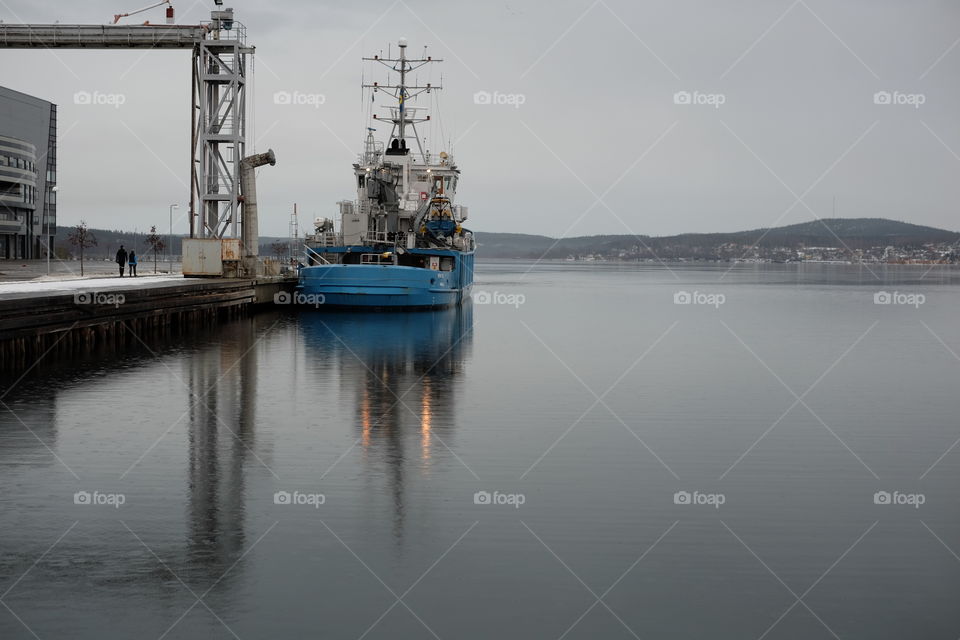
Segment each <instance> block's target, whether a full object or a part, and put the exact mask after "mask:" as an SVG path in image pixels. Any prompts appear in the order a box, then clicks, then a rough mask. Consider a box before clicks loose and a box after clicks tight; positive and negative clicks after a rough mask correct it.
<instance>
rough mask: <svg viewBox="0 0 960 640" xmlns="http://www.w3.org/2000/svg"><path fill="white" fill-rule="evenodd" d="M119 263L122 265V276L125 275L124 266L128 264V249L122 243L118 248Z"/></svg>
mask: <svg viewBox="0 0 960 640" xmlns="http://www.w3.org/2000/svg"><path fill="white" fill-rule="evenodd" d="M117 264H118V265H120V277H121V278H122V277H123V267H124V266H126V264H127V250H126V249H124V248H123V245H120V248H119V249H118V250H117Z"/></svg>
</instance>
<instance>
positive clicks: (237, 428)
mask: <svg viewBox="0 0 960 640" xmlns="http://www.w3.org/2000/svg"><path fill="white" fill-rule="evenodd" d="M529 269H530V265H528V264H519V263H495V264H482V265H480V266H479V268H478V271H479V272H478V275H477V280H478V281H477V285H476V290H475V294H477V295H480V294H481V293H488V294H490V298H491V303H489V304H473V305H472V306H468V307H466V308H464V309H462V310H459V311H457V310H454V311H448V312H436V313H410V314H402V315H394V314H373V315H360V314H348V313H338V314H337V313H322V312H319V313H317V312H305V313H300V314H295V313H285V314H280V313H264V314H261V315H259V316H257V317H255V318H252V319H249V320H243V321H238V322H235V323H232V324H229V325H224V326H223V327H221V328H220V330H218V331H214V332H203V333H198V334H197V335H195V336H193V337H191V338H190V339H185V340H180V341H167V342H164V343H158V342H154V341H148V343H147V345H144V346H143V347H142V348H140V349H139V350H137V351H136V352H134V353H127V354H125V355H123V356H107V357H89V358H85V359H82V360H77V361H76V362H72V363H65V364H62V365H52V364H51V363H42V364H41V365H40V366H38V367H37V368H36V369H35V370H34V371H33V372H32V373H31V374H30V375H28V376H27V377H26V378H24V379H23V380H21V381H20V382H19V383H17V384H15V385H13V384H12V383H13V382H14V380H12V379H11V380H8V381H7V382H5V383H4V389H5V391H4V393H5V394H6V395H5V396H4V397H3V403H4V404H5V405H6V407H9V410H8V409H7V408H6V407H4V406H2V405H0V409H2V412H0V604H2V605H3V606H2V607H0V638H3V639H4V640H6V639H14V638H34V637H39V638H42V639H44V640H46V639H48V638H81V639H85V638H91V639H93V638H97V639H100V638H138V639H139V638H148V639H158V638H241V639H243V640H246V639H248V638H249V639H252V638H305V637H323V638H348V639H357V638H361V637H365V638H431V637H437V638H442V639H443V640H448V639H454V638H456V639H460V638H495V637H503V638H547V639H556V638H561V637H565V638H632V637H640V638H644V639H646V638H748V639H750V638H760V637H766V638H804V639H811V638H832V637H835V636H836V637H840V638H870V639H873V640H875V639H878V638H944V639H950V640H954V639H955V638H957V637H958V636H960V608H958V607H957V604H956V603H957V594H958V593H960V557H958V554H960V490H958V488H957V487H958V486H960V446H957V447H956V448H952V447H954V445H956V444H957V439H958V438H960V400H958V399H960V385H958V380H960V358H958V356H957V354H958V353H960V324H958V322H957V319H958V317H960V295H958V294H960V272H958V271H956V270H945V269H936V270H933V271H930V272H929V273H925V272H926V268H925V267H903V268H897V269H889V270H882V271H877V272H876V274H875V275H874V274H872V273H870V272H869V271H868V270H866V269H858V268H855V267H845V266H816V265H805V266H782V267H777V266H765V267H752V266H744V267H740V268H737V269H736V270H734V271H732V272H731V273H729V274H726V275H724V271H725V269H724V268H719V267H717V268H701V267H689V266H688V267H684V268H675V269H673V270H672V271H670V270H668V269H665V268H663V267H643V266H639V267H638V266H632V267H626V266H624V267H614V266H603V265H589V266H588V265H558V264H550V265H543V264H542V265H538V266H536V267H535V268H533V269H532V270H529ZM528 270H529V272H528ZM921 276H922V277H921ZM881 291H887V292H889V293H891V294H893V293H894V292H896V293H897V294H898V295H897V296H896V297H895V298H894V299H893V302H894V304H875V303H874V296H875V294H877V293H878V292H881ZM681 292H687V293H689V294H690V299H691V300H693V303H692V304H675V303H674V298H675V296H678V297H679V299H680V300H681V301H682V300H683V299H684V297H685V296H684V295H683V293H681ZM678 294H679V295H678ZM694 294H696V295H694ZM913 294H922V296H924V297H923V298H918V297H916V296H914V297H913V298H910V297H908V296H910V295H913ZM921 302H922V304H921ZM701 303H702V304H701ZM898 303H904V304H898ZM78 492H80V493H79V495H77V494H78ZM478 492H479V493H478ZM877 492H887V493H886V494H885V493H880V494H877ZM87 494H89V500H88V495H87ZM875 494H877V495H875ZM887 494H889V502H892V503H896V502H902V503H903V504H884V502H887ZM76 502H80V504H76ZM85 502H91V503H98V502H99V503H102V504H84V503H85ZM119 502H122V503H123V504H120V505H118V504H117V503H119ZM477 502H480V504H477ZM678 502H679V504H677V503H678ZM875 502H880V503H881V504H876V503H875ZM34 634H35V635H34ZM764 634H765V635H764Z"/></svg>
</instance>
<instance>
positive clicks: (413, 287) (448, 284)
mask: <svg viewBox="0 0 960 640" xmlns="http://www.w3.org/2000/svg"><path fill="white" fill-rule="evenodd" d="M438 253H439V252H438ZM443 255H455V256H456V257H457V260H456V264H455V267H454V268H453V269H452V270H450V271H437V270H433V269H424V268H420V267H407V266H400V265H380V264H327V265H315V266H308V267H302V268H301V269H300V277H299V281H298V284H297V289H296V293H295V295H294V302H297V303H298V304H301V305H303V306H311V307H315V308H317V309H323V308H366V309H441V308H445V307H452V306H456V305H459V304H461V303H463V301H464V300H465V299H466V298H467V297H469V295H470V288H471V287H472V285H473V254H472V253H470V254H461V253H456V252H449V253H446V252H444V253H443Z"/></svg>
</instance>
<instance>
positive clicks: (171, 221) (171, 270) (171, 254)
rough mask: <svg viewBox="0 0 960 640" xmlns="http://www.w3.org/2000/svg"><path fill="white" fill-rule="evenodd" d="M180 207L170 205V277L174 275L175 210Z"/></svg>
mask: <svg viewBox="0 0 960 640" xmlns="http://www.w3.org/2000/svg"><path fill="white" fill-rule="evenodd" d="M179 208H180V205H178V204H172V205H170V232H169V233H168V234H167V258H168V259H169V262H170V275H173V210H174V209H179Z"/></svg>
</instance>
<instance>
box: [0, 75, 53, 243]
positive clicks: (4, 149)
mask: <svg viewBox="0 0 960 640" xmlns="http://www.w3.org/2000/svg"><path fill="white" fill-rule="evenodd" d="M56 185H57V105H55V104H51V103H50V102H47V101H45V100H41V99H39V98H34V97H33V96H28V95H27V94H25V93H20V92H19V91H13V90H12V89H6V88H4V87H0V259H8V260H23V259H31V258H32V259H36V258H43V257H46V255H47V248H48V247H51V248H52V247H53V241H54V236H55V235H56V233H57V192H56Z"/></svg>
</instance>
